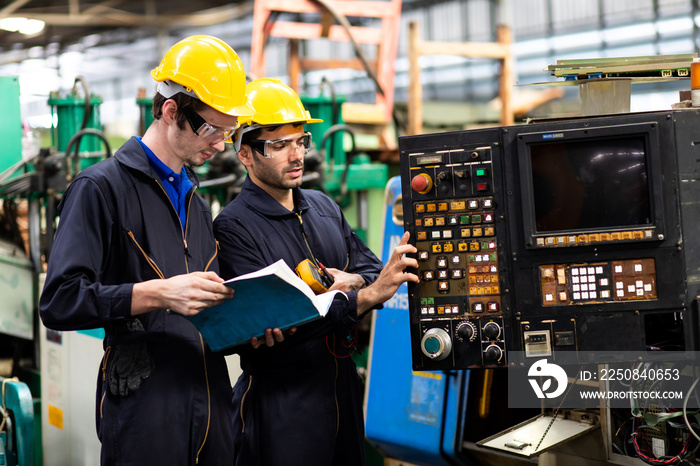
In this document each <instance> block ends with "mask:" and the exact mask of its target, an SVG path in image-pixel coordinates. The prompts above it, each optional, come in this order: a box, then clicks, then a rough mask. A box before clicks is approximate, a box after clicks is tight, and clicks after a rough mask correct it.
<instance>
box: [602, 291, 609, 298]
mask: <svg viewBox="0 0 700 466" xmlns="http://www.w3.org/2000/svg"><path fill="white" fill-rule="evenodd" d="M600 297H601V298H609V297H610V291H609V290H603V291H601V292H600Z"/></svg>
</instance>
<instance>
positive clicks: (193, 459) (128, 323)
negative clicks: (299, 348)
mask: <svg viewBox="0 0 700 466" xmlns="http://www.w3.org/2000/svg"><path fill="white" fill-rule="evenodd" d="M151 74H152V77H153V78H154V79H155V80H156V81H157V82H158V85H157V86H158V87H157V93H156V95H155V97H154V99H153V116H154V118H155V119H154V121H153V124H152V125H151V126H150V127H149V128H148V130H147V131H146V133H145V135H144V136H143V138H139V137H134V138H131V139H130V140H129V141H127V142H126V143H125V144H124V145H123V146H122V147H121V148H120V149H119V150H118V151H117V152H116V153H115V155H114V157H111V158H108V159H106V160H104V161H102V162H100V163H97V164H95V165H93V166H90V167H88V168H86V169H84V170H83V171H82V172H80V173H79V175H78V176H77V177H76V178H75V179H74V180H73V181H72V183H71V184H70V186H69V188H68V190H67V191H66V193H65V194H64V196H63V198H62V200H61V203H60V205H59V212H60V215H61V219H60V223H59V226H58V229H57V232H56V237H55V242H54V245H53V248H52V255H51V257H50V260H49V263H48V273H47V277H46V284H45V287H44V291H43V293H42V296H41V302H40V314H41V318H42V321H43V323H44V324H45V325H46V326H47V327H49V328H53V329H57V330H77V329H90V328H103V329H104V332H105V337H104V349H105V353H104V357H103V359H102V363H101V365H100V368H99V374H100V375H99V377H98V387H97V404H96V418H97V432H98V436H99V438H100V440H101V442H102V451H101V462H102V464H103V465H115V464H130V465H149V466H150V465H166V464H167V465H195V464H202V465H207V466H209V465H222V466H223V465H226V466H230V465H231V464H232V463H233V446H232V441H231V438H232V436H233V433H232V428H231V417H232V415H233V411H232V404H231V383H230V379H229V375H228V371H227V368H226V363H225V360H224V357H223V355H221V354H219V353H213V352H212V351H211V350H210V349H209V347H208V346H207V344H206V342H205V341H203V340H202V337H201V336H200V334H199V332H198V331H197V329H196V328H195V327H194V325H192V323H191V322H190V321H189V320H187V319H186V318H185V316H192V315H194V314H197V313H199V312H200V311H202V310H203V309H206V308H208V307H210V306H212V305H215V304H218V303H221V302H223V300H225V299H228V298H230V297H231V296H232V294H233V292H232V291H231V290H230V288H228V287H226V286H224V285H223V284H222V282H223V280H222V279H221V278H220V277H219V274H218V270H219V268H218V262H217V245H216V242H215V240H214V235H213V232H212V215H211V211H210V208H209V206H208V205H207V203H206V202H205V201H204V199H203V198H202V197H200V196H199V195H198V194H197V193H196V192H195V189H196V186H197V184H198V181H197V177H196V175H195V173H194V171H193V170H192V169H191V168H190V167H191V166H199V165H202V164H203V163H204V162H205V161H206V160H207V159H209V158H210V157H211V156H213V155H214V154H215V153H216V152H218V151H222V150H223V149H224V141H226V140H227V139H228V138H230V136H231V135H232V134H233V133H234V131H235V130H236V129H237V128H238V119H239V118H245V117H249V116H250V115H252V114H253V109H252V108H250V107H249V106H248V105H247V103H246V99H245V73H244V70H243V66H242V65H241V61H240V59H239V58H238V55H237V54H236V52H235V51H234V50H233V49H232V48H231V47H229V46H228V45H227V44H226V43H224V42H223V41H221V40H220V39H217V38H215V37H211V36H204V35H197V36H192V37H188V38H186V39H183V40H181V41H180V42H178V43H177V44H175V45H174V46H173V47H172V48H171V49H170V50H169V51H168V52H167V53H166V54H165V56H164V57H163V60H162V62H161V63H160V65H159V66H158V67H157V68H156V69H154V70H153V72H152V73H151Z"/></svg>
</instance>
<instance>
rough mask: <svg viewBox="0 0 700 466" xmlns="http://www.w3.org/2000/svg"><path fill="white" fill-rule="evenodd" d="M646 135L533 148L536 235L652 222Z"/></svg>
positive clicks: (559, 143)
mask: <svg viewBox="0 0 700 466" xmlns="http://www.w3.org/2000/svg"><path fill="white" fill-rule="evenodd" d="M645 141H646V138H645V137H644V135H642V134H637V135H628V136H619V137H614V138H592V139H583V140H567V141H561V142H554V141H551V142H547V143H540V144H538V143H532V144H529V145H528V146H529V152H530V168H531V175H532V194H533V202H534V211H535V225H534V227H535V228H534V230H535V233H554V232H559V231H579V230H597V229H614V228H615V227H636V226H643V225H649V224H651V223H652V210H651V209H652V207H651V200H650V195H649V192H650V187H649V183H650V181H649V170H648V165H647V164H648V161H647V153H646V150H645V148H646V144H645Z"/></svg>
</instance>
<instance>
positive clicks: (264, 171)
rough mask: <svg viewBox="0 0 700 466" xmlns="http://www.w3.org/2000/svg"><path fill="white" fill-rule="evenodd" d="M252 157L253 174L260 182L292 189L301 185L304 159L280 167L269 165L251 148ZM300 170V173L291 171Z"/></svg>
mask: <svg viewBox="0 0 700 466" xmlns="http://www.w3.org/2000/svg"><path fill="white" fill-rule="evenodd" d="M252 152H253V159H254V160H255V165H254V167H253V170H252V172H253V175H254V176H255V178H256V179H257V180H258V181H259V182H260V183H263V184H265V185H266V186H269V187H271V188H273V189H281V190H283V189H292V188H298V187H299V186H301V175H302V173H303V171H304V161H303V160H299V161H296V162H294V163H290V164H289V165H286V166H284V167H282V168H280V167H276V166H270V164H269V163H265V162H267V160H263V158H262V157H261V156H260V155H258V154H257V151H255V150H253V151H252ZM298 170H301V172H300V173H298V175H297V174H294V175H292V174H291V173H293V172H296V171H298Z"/></svg>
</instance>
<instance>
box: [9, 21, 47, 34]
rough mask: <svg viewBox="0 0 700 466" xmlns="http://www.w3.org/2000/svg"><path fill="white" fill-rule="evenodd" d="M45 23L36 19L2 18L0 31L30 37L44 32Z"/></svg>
mask: <svg viewBox="0 0 700 466" xmlns="http://www.w3.org/2000/svg"><path fill="white" fill-rule="evenodd" d="M44 26H45V23H44V22H43V21H40V20H38V19H27V18H2V19H0V29H4V30H5V31H10V32H19V33H20V34H25V35H28V36H30V35H32V34H37V33H39V32H41V31H43V30H44Z"/></svg>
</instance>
